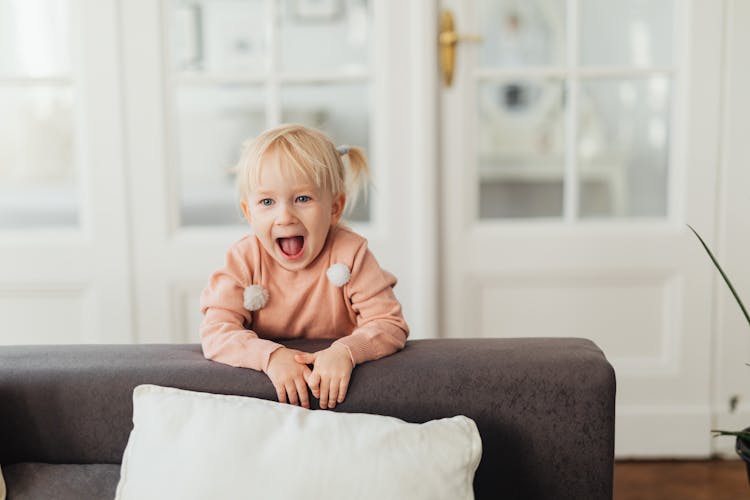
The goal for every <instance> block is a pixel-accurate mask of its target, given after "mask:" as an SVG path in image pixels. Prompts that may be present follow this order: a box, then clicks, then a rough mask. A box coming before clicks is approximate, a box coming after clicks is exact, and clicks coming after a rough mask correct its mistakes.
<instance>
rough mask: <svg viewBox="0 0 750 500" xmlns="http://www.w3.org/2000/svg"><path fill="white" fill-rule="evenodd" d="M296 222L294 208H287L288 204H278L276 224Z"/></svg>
mask: <svg viewBox="0 0 750 500" xmlns="http://www.w3.org/2000/svg"><path fill="white" fill-rule="evenodd" d="M295 222H297V216H296V215H295V213H294V208H293V207H291V206H289V204H288V203H279V204H278V212H277V214H276V224H278V225H286V224H293V223H295Z"/></svg>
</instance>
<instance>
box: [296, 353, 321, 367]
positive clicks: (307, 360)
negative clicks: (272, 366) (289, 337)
mask: <svg viewBox="0 0 750 500" xmlns="http://www.w3.org/2000/svg"><path fill="white" fill-rule="evenodd" d="M317 357H318V353H309V352H303V353H299V354H295V355H294V361H296V362H297V363H303V364H305V365H311V364H314V363H315V359H316V358H317Z"/></svg>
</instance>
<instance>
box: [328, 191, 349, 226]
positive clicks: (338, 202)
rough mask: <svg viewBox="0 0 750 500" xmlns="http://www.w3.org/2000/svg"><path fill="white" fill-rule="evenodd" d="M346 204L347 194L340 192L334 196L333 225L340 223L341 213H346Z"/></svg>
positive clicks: (332, 207)
mask: <svg viewBox="0 0 750 500" xmlns="http://www.w3.org/2000/svg"><path fill="white" fill-rule="evenodd" d="M345 206H346V195H345V194H344V193H339V194H337V195H336V196H334V197H333V203H332V204H331V225H332V226H335V225H336V224H338V222H339V219H340V218H341V214H343V213H344V207H345Z"/></svg>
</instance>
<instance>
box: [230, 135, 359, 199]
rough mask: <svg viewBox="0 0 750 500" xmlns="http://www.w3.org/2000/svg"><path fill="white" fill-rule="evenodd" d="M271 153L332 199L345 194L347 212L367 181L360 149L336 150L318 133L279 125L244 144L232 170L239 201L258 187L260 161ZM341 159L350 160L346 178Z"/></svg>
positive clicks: (342, 148) (344, 147)
mask: <svg viewBox="0 0 750 500" xmlns="http://www.w3.org/2000/svg"><path fill="white" fill-rule="evenodd" d="M270 152H275V153H277V154H279V155H280V156H282V157H283V158H285V159H287V160H289V161H288V163H286V164H287V165H290V166H291V167H292V169H293V170H294V171H296V172H298V173H301V174H303V175H305V176H306V177H308V178H309V179H311V180H312V181H313V183H314V184H315V185H316V186H317V187H318V188H319V189H322V190H325V191H326V192H328V193H330V194H331V196H332V197H335V196H336V195H338V194H339V193H344V194H345V195H346V198H347V199H346V209H345V212H346V213H348V211H349V210H351V208H352V207H353V206H354V205H355V203H356V201H357V197H358V195H359V192H360V190H361V189H362V188H363V187H365V186H366V185H367V182H368V181H369V178H370V171H369V167H368V165H367V157H366V156H365V153H364V151H362V149H360V148H358V147H354V146H342V147H341V148H338V149H337V148H336V146H335V145H334V144H333V141H331V139H330V138H329V137H328V136H327V135H326V134H325V133H323V132H321V131H320V130H317V129H314V128H311V127H306V126H304V125H297V124H288V125H280V126H278V127H275V128H272V129H270V130H267V131H265V132H263V133H262V134H260V135H259V136H258V137H256V138H254V139H251V140H249V141H246V142H245V143H244V144H243V147H242V154H241V155H240V160H239V162H238V163H237V165H236V167H235V170H236V172H237V191H238V192H239V195H240V199H241V200H246V199H247V198H248V197H249V196H250V193H251V191H252V190H253V188H254V187H255V186H257V185H258V184H259V182H260V174H261V168H260V165H261V159H262V158H263V156H264V155H265V154H267V153H270ZM344 157H346V158H348V160H349V162H348V163H349V169H348V170H349V174H350V175H347V172H346V170H347V169H346V166H345V164H344ZM365 194H366V193H365Z"/></svg>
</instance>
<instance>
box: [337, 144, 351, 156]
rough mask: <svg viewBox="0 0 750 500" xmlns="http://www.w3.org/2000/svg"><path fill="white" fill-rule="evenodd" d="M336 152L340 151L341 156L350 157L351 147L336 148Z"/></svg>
mask: <svg viewBox="0 0 750 500" xmlns="http://www.w3.org/2000/svg"><path fill="white" fill-rule="evenodd" d="M336 151H338V152H339V154H340V155H341V156H344V155H348V154H349V146H339V147H337V148H336Z"/></svg>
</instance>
